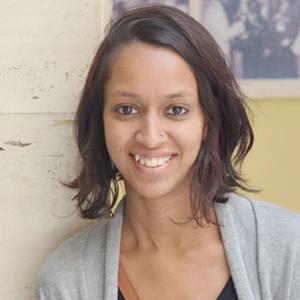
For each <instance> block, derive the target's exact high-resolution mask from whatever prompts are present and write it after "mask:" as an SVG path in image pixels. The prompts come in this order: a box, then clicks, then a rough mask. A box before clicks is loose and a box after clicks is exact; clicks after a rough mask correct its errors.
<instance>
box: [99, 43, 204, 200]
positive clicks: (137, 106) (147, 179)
mask: <svg viewBox="0 0 300 300" xmlns="http://www.w3.org/2000/svg"><path fill="white" fill-rule="evenodd" d="M103 117H104V130H105V139H106V146H107V149H108V152H109V155H110V157H111V159H112V161H113V162H114V164H115V165H116V167H117V168H118V170H119V171H120V173H121V174H122V175H123V177H124V181H125V186H126V193H127V195H136V196H140V197H143V198H160V197H164V196H167V195H170V196H172V195H178V193H180V192H182V191H186V190H187V188H189V187H190V182H191V171H192V166H193V163H194V162H195V159H196V157H197V154H198V152H199V149H200V147H201V141H202V135H203V127H204V117H203V114H202V111H201V108H200V104H199V99H198V93H197V84H196V80H195V77H194V75H193V73H192V71H191V69H190V67H189V65H188V64H187V63H186V62H185V61H184V60H183V59H182V58H181V57H180V56H179V55H178V54H176V53H175V52H174V51H172V50H169V49H167V48H163V47H155V46H153V45H149V44H146V43H142V42H132V43H130V44H129V45H126V46H124V47H123V48H121V50H120V51H119V53H118V54H117V56H116V58H115V59H114V60H113V63H112V66H111V76H110V78H109V80H108V82H107V84H106V86H105V93H104V116H103ZM161 133H163V134H161Z"/></svg>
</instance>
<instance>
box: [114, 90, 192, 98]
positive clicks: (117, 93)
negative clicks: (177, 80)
mask: <svg viewBox="0 0 300 300" xmlns="http://www.w3.org/2000/svg"><path fill="white" fill-rule="evenodd" d="M109 96H111V97H115V96H121V97H127V98H135V99H136V98H140V96H139V95H138V94H136V93H132V92H128V91H123V90H116V91H114V92H112V93H111V94H110V95H109ZM164 97H165V98H167V99H174V98H184V97H193V94H192V93H190V92H189V91H186V90H182V91H178V92H176V93H170V94H167V95H165V96H164Z"/></svg>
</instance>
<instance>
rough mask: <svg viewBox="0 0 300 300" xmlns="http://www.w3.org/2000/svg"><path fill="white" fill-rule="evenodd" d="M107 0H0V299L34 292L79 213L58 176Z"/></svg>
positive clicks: (63, 175)
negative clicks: (38, 276)
mask: <svg viewBox="0 0 300 300" xmlns="http://www.w3.org/2000/svg"><path fill="white" fill-rule="evenodd" d="M109 10H110V1H101V0H99V1H93V0H85V1H82V0H64V1H58V0H43V1H38V0H25V1H16V0H9V1H8V0H6V1H0V37H1V39H0V57H1V60H0V166H1V171H0V228H1V235H0V245H1V246H0V248H1V255H0V266H1V267H0V299H6V300H27V299H33V288H34V284H35V280H36V274H37V271H38V269H39V268H40V266H41V264H42V262H43V261H44V260H45V258H46V256H47V255H48V254H49V253H50V252H51V251H52V250H53V249H54V248H55V247H56V246H57V244H58V243H59V242H60V241H62V240H64V239H65V238H66V237H67V236H69V235H71V234H72V233H74V232H76V231H78V230H79V229H80V228H82V227H84V226H86V225H87V222H84V221H80V220H79V218H78V217H77V216H76V214H74V213H73V211H74V203H72V202H71V201H69V200H70V198H71V197H72V196H73V195H74V193H73V192H71V191H70V190H68V189H66V188H64V187H63V186H62V185H61V184H60V182H59V181H60V180H66V179H67V178H68V177H69V176H70V175H71V173H72V167H71V165H72V160H73V159H74V157H75V155H76V153H75V150H74V149H75V148H74V145H73V142H72V129H71V123H72V119H73V112H74V110H75V107H76V103H77V102H78V98H79V95H80V91H81V89H82V85H83V81H84V78H85V76H86V72H87V69H88V65H89V63H90V61H91V59H92V57H93V55H94V53H95V50H96V48H97V46H98V44H99V43H100V40H101V32H103V31H104V24H106V23H107V21H108V16H109V13H108V11H109Z"/></svg>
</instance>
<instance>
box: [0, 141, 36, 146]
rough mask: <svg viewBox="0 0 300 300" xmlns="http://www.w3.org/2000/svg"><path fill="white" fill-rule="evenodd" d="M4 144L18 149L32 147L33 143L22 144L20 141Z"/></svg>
mask: <svg viewBox="0 0 300 300" xmlns="http://www.w3.org/2000/svg"><path fill="white" fill-rule="evenodd" d="M4 144H5V145H10V146H17V147H27V146H30V145H32V143H22V142H20V141H7V142H5V143H4Z"/></svg>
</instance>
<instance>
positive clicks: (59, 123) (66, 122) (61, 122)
mask: <svg viewBox="0 0 300 300" xmlns="http://www.w3.org/2000/svg"><path fill="white" fill-rule="evenodd" d="M73 123H74V120H59V121H56V120H53V125H52V127H57V126H65V125H73Z"/></svg>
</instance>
